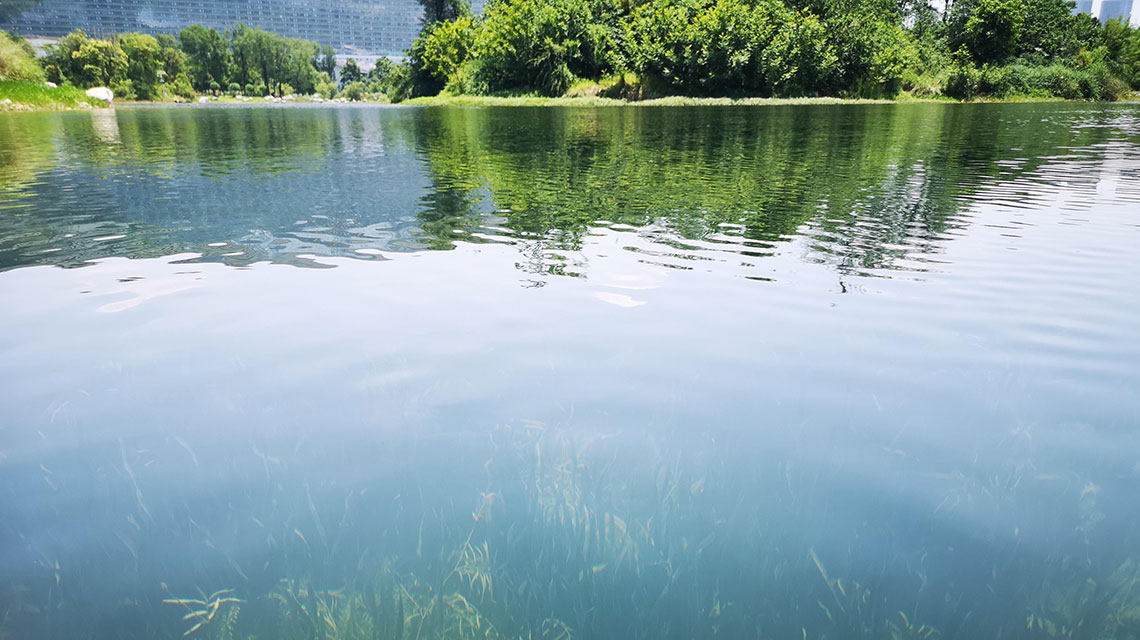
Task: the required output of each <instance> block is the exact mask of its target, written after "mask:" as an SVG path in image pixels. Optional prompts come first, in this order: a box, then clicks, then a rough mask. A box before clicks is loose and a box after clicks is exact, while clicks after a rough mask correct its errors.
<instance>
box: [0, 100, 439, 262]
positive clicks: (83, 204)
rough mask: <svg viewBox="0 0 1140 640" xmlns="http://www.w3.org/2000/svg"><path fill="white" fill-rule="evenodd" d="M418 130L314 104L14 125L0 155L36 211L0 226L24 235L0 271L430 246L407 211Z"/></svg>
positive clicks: (0, 130)
mask: <svg viewBox="0 0 1140 640" xmlns="http://www.w3.org/2000/svg"><path fill="white" fill-rule="evenodd" d="M409 124H410V122H409V120H408V119H407V118H406V117H405V115H404V114H396V113H395V112H394V111H389V110H380V109H368V110H364V109H337V110H333V109H322V110H316V109H304V108H295V109H294V108H289V109H281V108H277V109H272V108H271V109H265V108H263V109H251V108H225V109H218V108H212V109H196V108H192V107H187V108H177V109H169V108H167V109H145V108H135V109H120V110H118V111H116V112H111V111H100V112H95V113H75V114H32V115H28V117H26V118H24V119H15V118H11V119H4V121H3V122H2V123H0V154H15V156H18V161H16V162H13V163H10V164H9V165H8V167H9V168H8V169H7V170H6V171H4V172H2V173H0V205H4V206H19V205H24V206H25V208H28V209H29V210H31V211H34V213H35V215H34V216H24V217H22V218H13V217H9V218H5V219H2V220H0V235H2V236H3V237H5V238H14V237H20V238H23V239H24V241H22V242H20V243H19V244H18V246H16V245H15V244H13V246H10V247H0V268H11V267H15V266H22V265H27V264H61V265H65V266H68V265H81V264H85V263H86V262H88V261H90V260H93V259H98V258H103V257H108V256H122V255H126V256H128V257H155V256H161V255H169V254H171V253H181V252H187V251H191V252H201V253H203V254H205V258H204V259H208V260H220V261H223V262H226V263H230V264H235V265H241V264H249V263H250V262H254V261H259V260H274V261H279V262H296V256H297V255H299V254H314V255H319V256H327V255H346V254H354V252H355V250H356V249H358V248H361V247H369V248H385V249H386V248H390V247H392V246H396V245H399V244H400V243H403V244H405V245H413V246H418V239H417V235H416V230H415V226H416V220H415V218H414V216H412V215H411V214H410V213H403V212H410V211H411V209H412V207H411V203H412V202H413V201H414V197H415V193H414V192H416V191H418V184H419V181H420V180H421V178H420V177H419V174H418V171H417V169H416V167H414V163H410V162H407V159H406V158H405V157H403V155H404V154H406V153H407V150H408V149H409V147H410V145H409V144H408V140H409V134H410V131H409ZM409 188H410V189H411V190H412V192H409ZM120 235H122V236H125V238H123V239H120V240H113V241H103V242H96V241H94V240H95V239H96V238H103V237H107V236H120ZM221 243H224V246H223V245H222V244H221ZM212 245H217V246H212ZM239 252H240V253H239Z"/></svg>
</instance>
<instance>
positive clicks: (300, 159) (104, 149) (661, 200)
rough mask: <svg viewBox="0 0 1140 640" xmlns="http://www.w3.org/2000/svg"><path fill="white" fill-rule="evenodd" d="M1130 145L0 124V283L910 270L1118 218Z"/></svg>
mask: <svg viewBox="0 0 1140 640" xmlns="http://www.w3.org/2000/svg"><path fill="white" fill-rule="evenodd" d="M1138 130H1140V125H1137V118H1136V117H1135V116H1134V115H1131V112H1130V111H1129V110H1128V108H1127V107H1119V106H1118V107H1106V108H1103V109H1098V108H1092V107H1087V106H1083V107H1080V108H1079V111H1074V110H1073V108H1072V107H1070V106H1068V105H937V104H929V105H868V106H855V107H834V106H819V107H803V106H800V107H765V108H708V109H706V108H614V109H522V108H512V109H306V108H257V109H254V108H209V109H203V108H194V107H186V108H175V109H170V108H164V109H144V108H134V109H120V110H118V111H116V112H110V111H100V112H97V113H72V114H18V116H17V115H14V116H8V117H5V118H3V119H0V161H2V163H0V206H2V207H4V210H6V211H9V213H8V214H7V215H5V216H3V217H0V237H2V238H4V241H3V243H2V244H0V269H5V268H13V267H16V266H22V265H29V264H57V265H65V266H72V265H81V264H85V263H86V262H88V261H90V260H93V259H98V258H103V257H108V256H127V257H155V256H162V255H170V254H173V253H185V252H195V253H202V254H203V259H204V260H213V261H221V262H224V263H227V264H233V265H246V264H250V263H252V262H256V261H264V260H272V261H276V262H287V263H294V264H311V262H306V261H305V260H303V259H299V258H298V256H303V255H306V254H312V255H316V256H355V257H362V254H360V253H358V251H359V250H360V249H369V250H381V251H407V250H419V249H425V248H429V249H445V248H449V247H451V246H453V245H454V244H455V243H456V242H472V241H475V242H479V241H483V240H484V239H486V238H488V237H489V236H490V237H492V238H494V239H500V240H505V241H510V242H513V243H514V244H515V245H516V246H517V247H518V249H519V251H520V254H521V255H520V260H519V262H520V269H522V270H524V271H527V272H531V273H536V274H541V273H550V274H568V275H580V274H584V273H587V272H588V270H589V268H590V267H589V264H590V260H591V255H592V253H591V251H590V250H589V248H588V247H589V239H590V236H589V234H590V233H597V232H605V233H610V232H614V233H617V232H620V233H626V234H630V235H631V238H630V240H631V241H630V242H628V243H626V244H627V245H628V248H630V250H632V251H635V252H638V253H639V254H640V255H639V257H641V258H642V259H644V260H645V261H647V262H653V263H656V264H660V265H662V266H667V267H678V268H690V267H691V266H692V265H693V264H695V263H696V262H695V261H699V260H716V261H720V262H721V264H722V265H726V266H729V267H732V268H734V269H743V270H745V271H747V270H750V269H751V270H752V271H753V272H755V271H756V269H755V265H756V262H755V261H756V260H757V259H760V258H763V257H765V256H769V255H773V254H775V253H777V252H780V251H783V250H784V249H785V247H786V246H787V245H788V244H789V242H790V241H793V240H796V241H798V242H800V243H802V244H803V246H804V247H805V248H806V249H805V254H804V255H805V258H806V259H807V260H812V261H817V262H820V263H823V264H828V265H833V266H834V268H836V269H837V270H839V271H840V272H841V273H844V274H850V273H870V272H874V271H876V270H881V269H899V268H906V269H912V270H916V269H917V270H921V269H922V268H923V265H924V263H925V262H927V261H929V260H931V259H933V256H935V255H936V254H937V253H938V252H939V251H940V250H941V247H943V246H944V242H945V240H946V239H947V238H950V237H952V236H953V235H954V234H955V230H956V229H958V228H960V227H962V226H963V225H964V224H965V223H966V218H965V214H966V212H967V211H968V208H969V205H970V203H971V202H973V201H979V200H980V201H985V202H988V203H991V204H1001V205H1006V206H1018V207H1025V206H1032V205H1034V204H1038V203H1041V202H1044V201H1045V200H1047V199H1049V198H1052V197H1054V196H1055V194H1056V193H1057V189H1058V188H1061V189H1065V190H1068V191H1070V192H1078V193H1087V194H1092V193H1095V191H1096V189H1097V188H1098V186H1097V185H1098V184H1102V182H1103V183H1104V184H1109V183H1111V184H1110V187H1111V188H1112V189H1113V190H1114V193H1115V194H1116V196H1117V197H1118V198H1125V199H1137V197H1138V195H1137V193H1138V188H1137V186H1136V185H1137V180H1136V170H1135V166H1136V164H1137V163H1136V162H1135V158H1136V155H1137V151H1136V148H1137V146H1136V141H1137V139H1140V133H1138ZM413 153H414V154H415V156H414V157H415V159H416V161H413V156H412V155H411V154H413ZM1102 177H1103V180H1102ZM1101 188H1102V189H1103V188H1104V186H1103V184H1102V187H1101ZM1073 200H1074V201H1075V202H1077V203H1078V204H1080V203H1081V202H1091V201H1092V199H1091V198H1086V199H1073ZM33 213H34V215H32V214H33ZM633 235H636V236H637V238H633V237H632V236H633ZM115 236H123V237H122V238H114V237H115ZM108 237H112V238H113V239H111V240H101V239H103V238H108ZM584 249H586V250H584ZM730 263H732V264H730ZM749 277H751V276H749ZM757 277H759V276H757Z"/></svg>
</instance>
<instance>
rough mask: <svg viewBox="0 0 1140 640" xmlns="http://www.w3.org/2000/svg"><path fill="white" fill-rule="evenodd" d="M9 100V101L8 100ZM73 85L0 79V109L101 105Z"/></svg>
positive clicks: (18, 109) (85, 107)
mask: <svg viewBox="0 0 1140 640" xmlns="http://www.w3.org/2000/svg"><path fill="white" fill-rule="evenodd" d="M9 101H10V102H9ZM102 106H103V103H102V102H101V101H99V100H96V99H94V98H88V97H87V94H86V93H85V92H84V91H83V90H82V89H76V88H75V87H49V86H47V85H46V84H44V83H42V82H34V81H29V80H0V111H66V110H69V109H90V108H93V107H102Z"/></svg>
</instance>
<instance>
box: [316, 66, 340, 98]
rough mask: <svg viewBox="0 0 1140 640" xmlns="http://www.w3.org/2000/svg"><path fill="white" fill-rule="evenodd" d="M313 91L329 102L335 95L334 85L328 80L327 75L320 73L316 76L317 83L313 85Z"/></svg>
mask: <svg viewBox="0 0 1140 640" xmlns="http://www.w3.org/2000/svg"><path fill="white" fill-rule="evenodd" d="M313 91H314V93H316V94H317V95H319V96H320V97H322V98H324V99H325V100H330V99H332V97H333V96H335V95H336V83H335V82H333V81H332V79H331V78H329V74H327V73H325V72H324V71H322V72H320V73H318V74H317V81H316V83H314V86H313Z"/></svg>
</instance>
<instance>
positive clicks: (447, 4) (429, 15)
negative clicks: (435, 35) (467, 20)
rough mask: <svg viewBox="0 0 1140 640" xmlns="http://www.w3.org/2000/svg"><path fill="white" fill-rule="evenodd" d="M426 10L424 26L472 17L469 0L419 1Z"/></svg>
mask: <svg viewBox="0 0 1140 640" xmlns="http://www.w3.org/2000/svg"><path fill="white" fill-rule="evenodd" d="M419 3H420V6H422V7H423V8H424V15H423V23H424V26H430V25H433V24H435V23H437V22H451V21H454V20H458V19H459V18H463V17H466V16H470V15H471V6H470V4H468V2H467V0H419Z"/></svg>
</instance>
